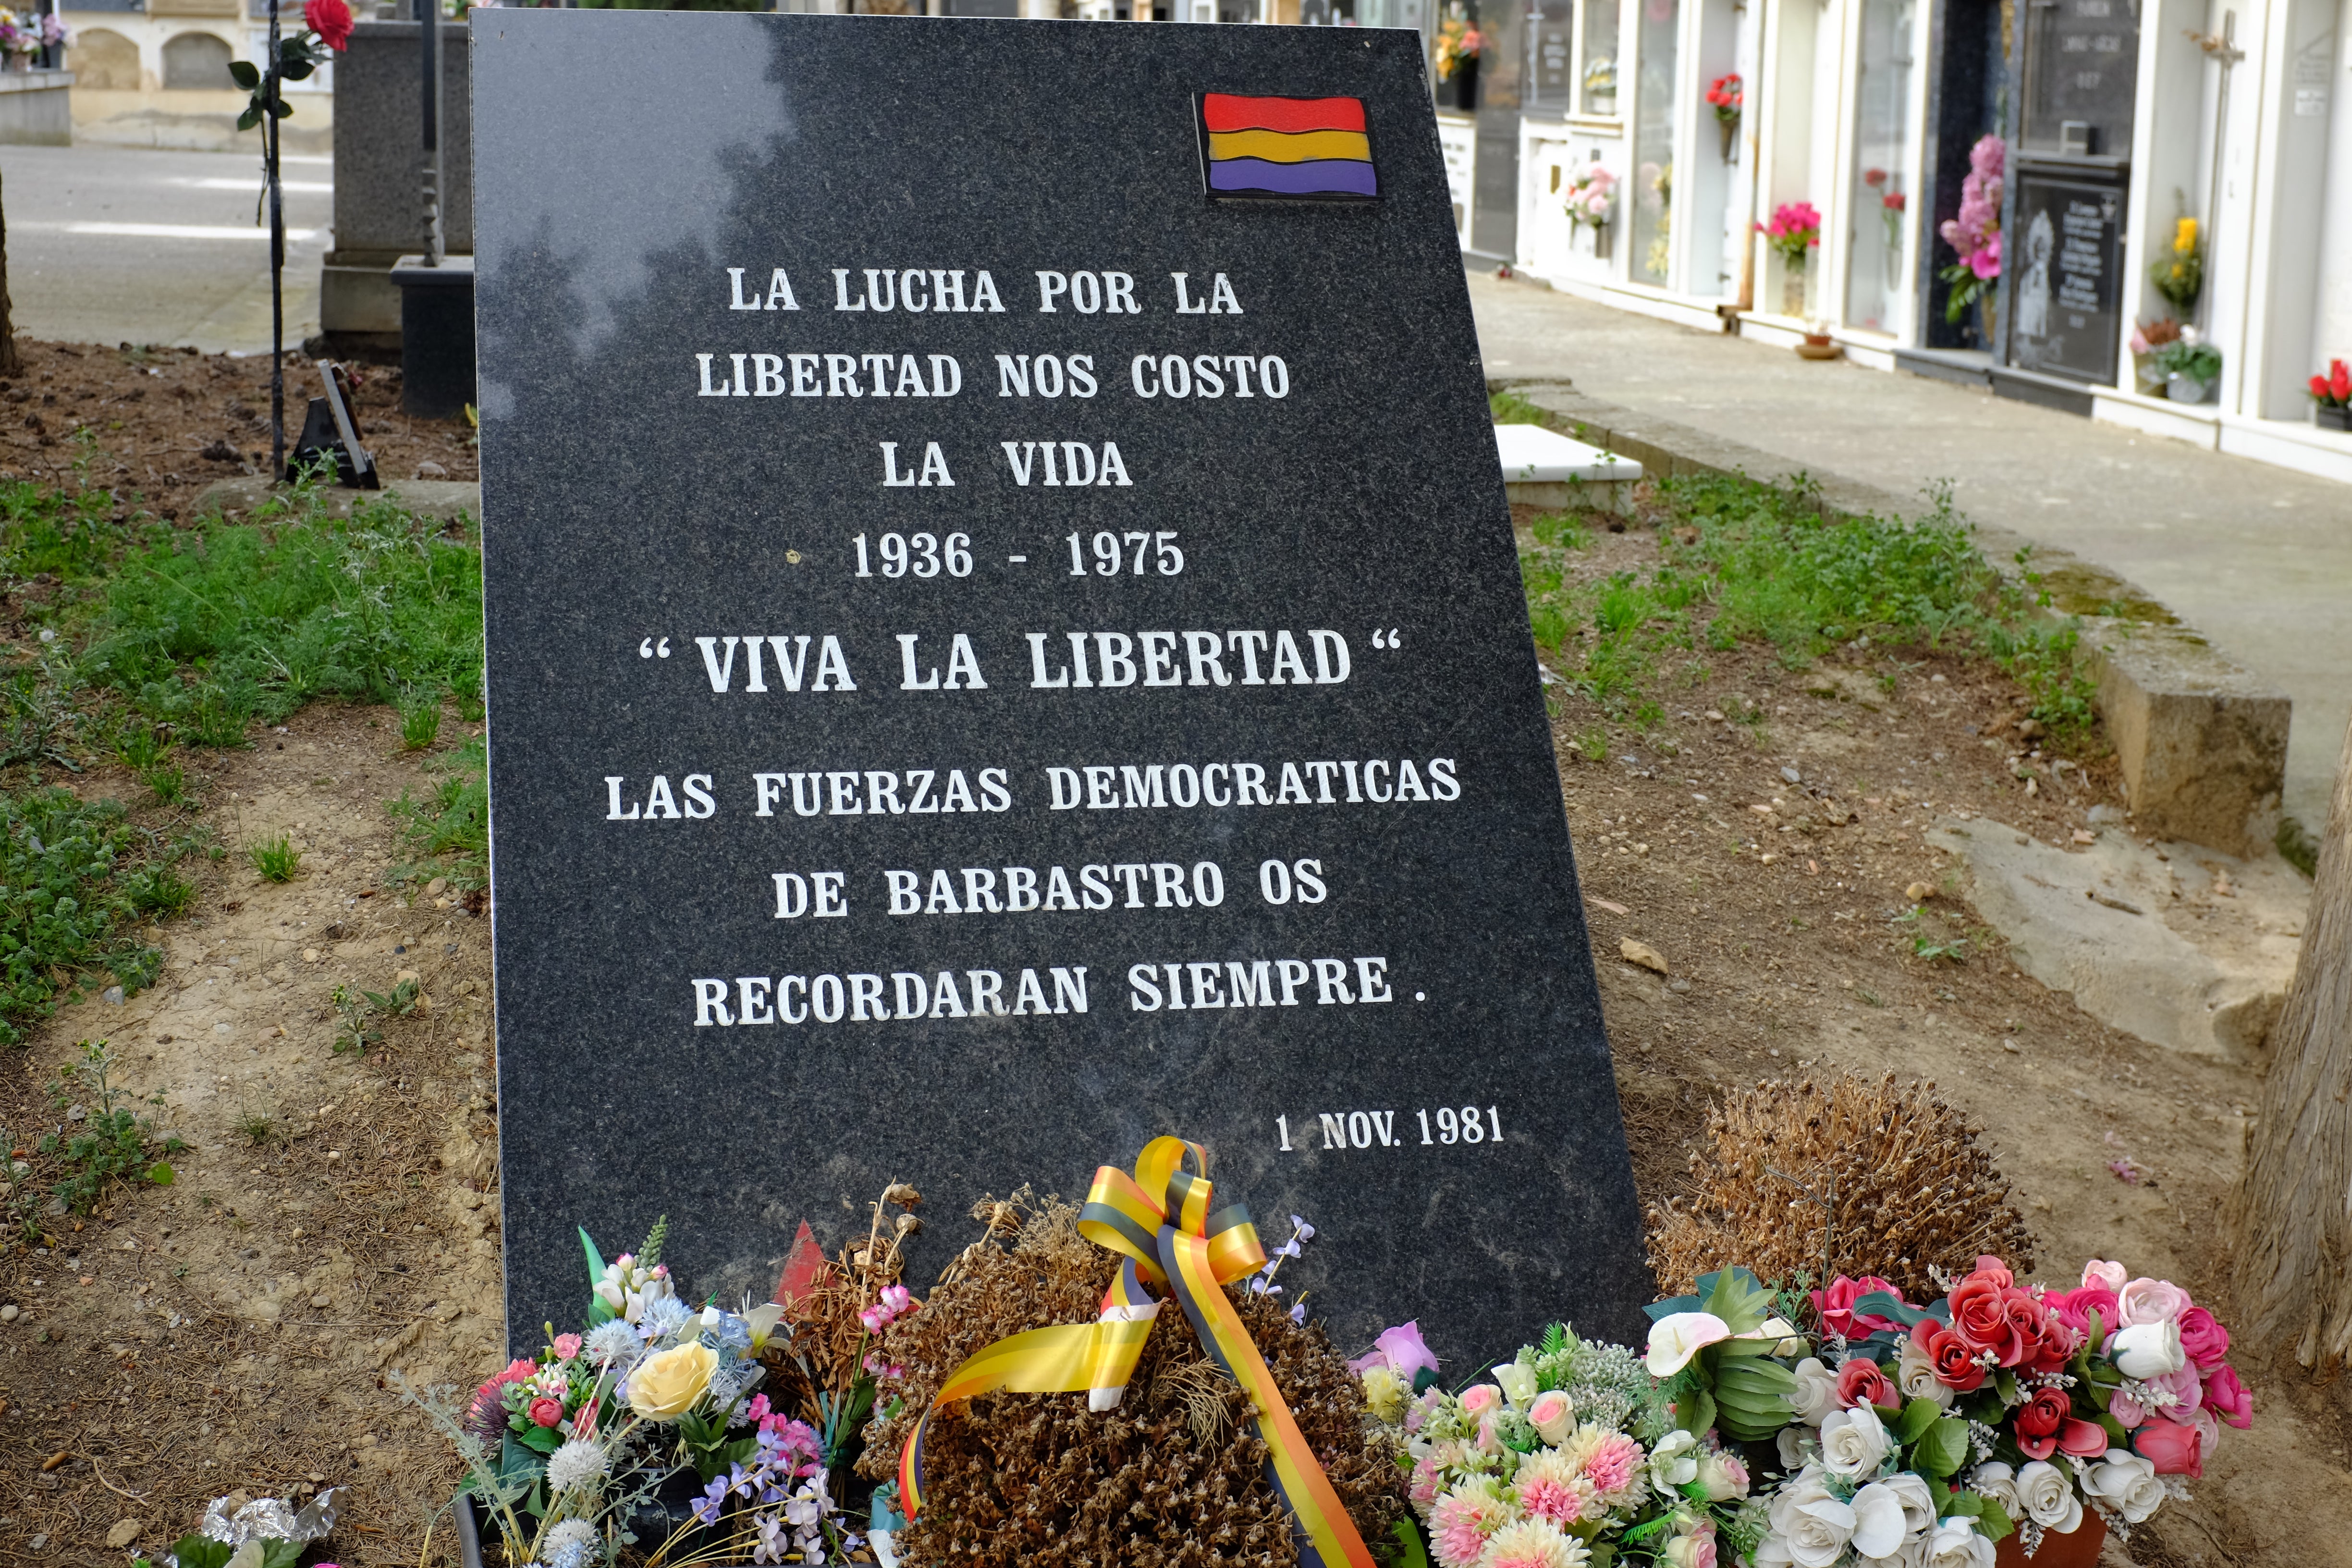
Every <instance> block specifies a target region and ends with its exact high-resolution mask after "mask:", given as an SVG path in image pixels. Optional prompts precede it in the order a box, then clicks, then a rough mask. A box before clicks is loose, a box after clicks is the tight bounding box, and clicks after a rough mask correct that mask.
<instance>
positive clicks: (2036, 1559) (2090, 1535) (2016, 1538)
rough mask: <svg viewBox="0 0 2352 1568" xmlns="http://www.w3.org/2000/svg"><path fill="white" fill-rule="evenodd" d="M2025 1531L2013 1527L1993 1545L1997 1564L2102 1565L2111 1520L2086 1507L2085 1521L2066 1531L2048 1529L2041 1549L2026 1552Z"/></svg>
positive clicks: (2014, 1567) (2004, 1567)
mask: <svg viewBox="0 0 2352 1568" xmlns="http://www.w3.org/2000/svg"><path fill="white" fill-rule="evenodd" d="M2020 1536H2021V1532H2019V1531H2011V1533H2010V1534H2008V1535H2005V1536H2003V1537H2002V1538H2001V1540H2000V1543H1999V1544H1998V1545H1996V1546H1995V1547H1994V1548H1993V1553H1992V1560H1993V1564H1994V1568H2098V1562H2099V1548H2100V1547H2101V1546H2103V1545H2105V1542H2106V1539H2107V1521H2105V1520H2104V1519H2101V1518H2100V1517H2099V1516H2098V1515H2097V1514H2095V1513H2093V1512H2092V1511H2091V1510H2089V1509H2084V1510H2083V1522H2082V1523H2081V1524H2080V1525H2078V1526H2076V1527H2075V1528H2074V1530H2071V1531H2067V1532H2066V1533H2065V1534H2063V1535H2056V1534H2052V1533H2050V1532H2047V1531H2044V1532H2043V1534H2042V1547H2041V1550H2039V1551H2037V1552H2034V1554H2033V1555H2032V1556H2031V1557H2028V1556H2027V1555H2026V1554H2025V1543H2024V1542H2023V1541H2022V1540H2021V1539H2020Z"/></svg>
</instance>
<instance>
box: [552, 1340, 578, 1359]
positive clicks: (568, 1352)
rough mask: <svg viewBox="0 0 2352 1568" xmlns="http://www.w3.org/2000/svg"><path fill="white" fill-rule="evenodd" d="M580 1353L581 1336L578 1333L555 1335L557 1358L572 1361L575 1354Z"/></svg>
mask: <svg viewBox="0 0 2352 1568" xmlns="http://www.w3.org/2000/svg"><path fill="white" fill-rule="evenodd" d="M579 1353H580V1336H579V1335H578V1334H558V1335H556V1336H555V1359H556V1360H558V1361H570V1360H571V1359H572V1357H573V1356H576V1355H578V1354H579Z"/></svg>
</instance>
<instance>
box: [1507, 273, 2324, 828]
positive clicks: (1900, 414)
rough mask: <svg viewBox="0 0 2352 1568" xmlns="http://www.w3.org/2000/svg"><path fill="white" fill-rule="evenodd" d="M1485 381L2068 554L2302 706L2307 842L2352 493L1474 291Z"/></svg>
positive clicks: (2065, 421) (2313, 819) (1837, 367)
mask: <svg viewBox="0 0 2352 1568" xmlns="http://www.w3.org/2000/svg"><path fill="white" fill-rule="evenodd" d="M1470 300H1471V304H1472V307H1473V308H1474V309H1475V311H1476V313H1477V319H1478V338H1479V344H1480V347H1481V348H1482V350H1483V351H1484V353H1485V355H1486V374H1487V375H1489V376H1490V377H1501V378H1509V379H1513V380H1517V379H1522V378H1524V379H1561V380H1566V381H1569V382H1570V383H1572V384H1574V385H1575V387H1576V388H1577V390H1578V391H1580V392H1582V393H1584V394H1586V395H1590V396H1592V397H1596V398H1600V399H1602V400H1604V401H1606V402H1610V403H1614V404H1617V405H1622V407H1625V408H1627V409H1630V410H1633V411H1634V412H1635V413H1638V414H1649V415H1653V416H1656V417H1658V418H1661V419H1666V420H1671V421H1673V422H1675V424H1678V425H1684V426H1690V427H1692V428H1694V429H1696V430H1699V431H1703V432H1705V433H1706V434H1707V435H1710V436H1714V437H1719V438H1722V439H1725V440H1730V441H1738V442H1741V443H1744V444H1746V445H1747V446H1749V447H1758V448H1760V449H1762V450H1764V451H1767V452H1770V453H1772V454H1774V455H1776V456H1778V457H1780V458H1784V459H1786V460H1788V461H1790V462H1792V463H1798V464H1801V465H1803V466H1804V467H1805V468H1807V469H1808V470H1810V471H1811V472H1814V473H1817V474H1821V475H1823V476H1836V477H1838V478H1843V479H1851V480H1853V481H1856V482H1858V483H1861V484H1866V485H1872V486H1875V487H1877V488H1878V489H1883V490H1885V491H1888V492H1890V493H1892V494H1895V495H1897V496H1905V497H1910V496H1916V495H1918V494H1920V492H1921V490H1922V489H1924V487H1926V486H1927V485H1928V484H1930V483H1931V482H1934V481H1937V480H1940V479H1948V480H1950V481H1951V482H1952V485H1953V494H1954V497H1955V500H1956V502H1957V504H1958V506H1959V508H1960V510H1963V511H1965V512H1966V513H1968V515H1969V516H1970V517H1972V518H1974V519H1977V520H1978V521H1983V522H1987V523H1997V524H1999V525H2000V526H2002V527H2004V528H2008V529H2010V530H2012V531H2015V532H2017V533H2020V534H2022V535H2024V536H2025V537H2026V538H2029V539H2032V540H2036V541H2040V542H2046V543H2048V544H2051V545H2054V546H2060V547H2063V548H2064V549H2067V550H2071V551H2073V552H2074V553H2076V554H2077V555H2080V556H2082V557H2084V559H2085V560H2088V561H2091V562H2095V563H2097V564H2099V565H2102V566H2105V567H2106V568H2108V569H2109V570H2110V571H2113V572H2116V573H2119V574H2122V575H2124V576H2126V577H2128V578H2130V579H2131V580H2132V581H2134V582H2136V583H2137V584H2139V585H2140V586H2141V587H2143V588H2146V589H2147V590H2148V592H2150V593H2152V594H2154V595H2156V596H2157V597H2158V599H2160V600H2162V601H2163V602H2164V604H2165V605H2167V606H2168V607H2169V608H2170V609H2171V610H2172V611H2173V612H2174V613H2175V614H2177V615H2179V616H2180V617H2181V618H2182V619H2183V620H2185V621H2187V622H2189V624H2190V625H2191V626H2195V627H2196V628H2197V629H2198V630H2199V631H2200V632H2202V633H2203V634H2204V635H2205V636H2206V637H2209V638H2210V639H2211V641H2212V643H2213V645H2214V647H2216V648H2218V649H2219V650H2220V651H2221V652H2222V653H2223V654H2225V655H2227V656H2228V657H2229V658H2232V659H2235V660H2236V661H2237V662H2238V663H2240V664H2242V665H2244V666H2245V667H2246V668H2249V669H2251V670H2252V671H2254V672H2255V673H2256V674H2258V675H2260V676H2262V677H2263V678H2265V679H2268V680H2270V681H2272V682H2273V683H2275V684H2276V685H2277V686H2278V687H2279V688H2280V689H2283V690H2284V691H2285V692H2286V693H2287V695H2288V696H2289V697H2291V698H2292V699H2293V700H2294V727H2293V729H2292V731H2291V732H2290V737H2289V741H2288V745H2287V779H2286V799H2285V802H2284V805H2285V809H2286V810H2287V811H2288V813H2290V814H2291V815H2293V816H2295V817H2297V818H2299V819H2300V820H2301V821H2302V822H2303V824H2304V825H2305V827H2307V828H2309V829H2310V830H2311V831H2313V832H2317V831H2318V829H2319V827H2320V826H2321V825H2322V824H2323V823H2325V822H2326V817H2327V796H2328V790H2329V788H2330V787H2331V786H2332V784H2334V781H2335V777H2336V759H2337V757H2338V755H2339V754H2340V752H2341V750H2342V747H2343V743H2344V730H2345V724H2346V721H2347V718H2352V487H2347V486H2344V485H2340V484H2334V483H2331V482H2329V481H2327V480H2326V479H2311V478H2307V477H2306V476H2305V475H2302V474H2297V473H2294V472H2291V471H2289V470H2287V469H2284V468H2273V467H2271V466H2269V465H2268V464H2263V463H2256V462H2251V461H2249V460H2247V459H2245V458H2231V457H2223V456H2221V455H2219V454H2217V453H2212V452H2207V451H2200V450H2198V449H2197V448H2195V447H2189V446H2187V445H2185V444H2181V443H2178V442H2172V441H2167V440H2164V439H2162V438H2161V437H2153V436H2136V435H2134V434H2132V433H2131V432H2129V431H2127V430H2124V429H2122V428H2120V427H2118V426H2112V425H2099V424H2094V423H2093V422H2091V421H2090V420H2087V419H2081V418H2076V417H2074V416H2070V415H2064V414H2057V413H2053V412H2051V411H2049V410H2047V409H2042V408H2036V407H2032V406H2030V405H2025V404H2022V403H2016V402H2011V401H2009V400H2006V399H2001V398H1996V397H1994V396H1992V395H1990V393H1987V392H1982V391H1978V390H1974V389H1971V388H1968V387H1962V386H1957V385H1953V384H1948V383H1944V382H1937V381H1929V380H1927V379H1924V378H1922V377H1919V376H1914V375H1906V374H1899V373H1898V374H1885V373H1884V372H1880V371H1872V370H1864V369H1862V368H1860V367H1859V366H1856V365H1853V364H1850V363H1845V362H1843V361H1834V362H1831V363H1810V362H1807V361H1804V360H1801V359H1799V358H1798V357H1797V356H1796V355H1795V354H1793V353H1790V352H1789V351H1788V350H1786V349H1770V348H1766V347H1764V346H1762V345H1761V344H1759V343H1756V342H1748V341H1747V340H1744V339H1741V338H1737V337H1724V336H1717V335H1712V334H1708V333H1705V332H1698V331H1691V330H1690V329H1688V328H1685V327H1677V326H1672V325H1669V324H1667V323H1665V322H1663V321H1653V320H1651V319H1649V318H1647V317H1644V316H1636V315H1633V314H1630V313H1628V312H1626V311H1622V310H1611V309H1609V308H1608V307H1606V306H1602V305H1595V304H1591V303H1588V302H1586V301H1584V300H1577V299H1573V298H1571V297H1570V296H1568V295H1566V294H1556V293H1554V292H1552V291H1551V290H1550V289H1547V288H1545V287H1543V286H1542V285H1540V284H1534V283H1527V282H1521V281H1517V280H1514V281H1508V282H1505V281H1499V280H1497V279H1495V278H1493V277H1491V276H1488V275H1486V274H1483V273H1476V274H1473V275H1472V276H1471V279H1470Z"/></svg>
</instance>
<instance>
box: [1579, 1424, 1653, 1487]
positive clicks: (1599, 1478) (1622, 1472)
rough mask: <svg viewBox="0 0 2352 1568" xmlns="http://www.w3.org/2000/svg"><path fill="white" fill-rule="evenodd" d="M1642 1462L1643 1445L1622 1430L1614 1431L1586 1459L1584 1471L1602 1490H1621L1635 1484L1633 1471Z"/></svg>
mask: <svg viewBox="0 0 2352 1568" xmlns="http://www.w3.org/2000/svg"><path fill="white" fill-rule="evenodd" d="M1641 1463H1642V1445H1641V1444H1639V1443H1636V1442H1635V1441H1633V1438H1631V1437H1628V1436H1625V1435H1624V1434H1623V1433H1622V1432H1612V1433H1611V1434H1610V1435H1609V1436H1607V1437H1604V1438H1602V1439H1601V1446H1600V1447H1598V1448H1595V1449H1594V1450H1593V1451H1592V1457H1591V1458H1589V1459H1587V1460H1585V1461H1584V1473H1585V1474H1586V1475H1587V1476H1589V1477H1591V1479H1592V1484H1593V1485H1594V1486H1595V1487H1598V1488H1599V1489H1601V1490H1602V1491H1604V1492H1621V1491H1623V1490H1624V1489H1626V1488H1627V1487H1629V1486H1631V1485H1633V1472H1634V1470H1636V1469H1637V1468H1640V1466H1641Z"/></svg>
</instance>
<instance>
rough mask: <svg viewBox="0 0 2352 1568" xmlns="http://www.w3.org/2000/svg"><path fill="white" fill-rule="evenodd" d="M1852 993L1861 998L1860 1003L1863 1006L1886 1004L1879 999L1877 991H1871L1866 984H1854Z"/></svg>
mask: <svg viewBox="0 0 2352 1568" xmlns="http://www.w3.org/2000/svg"><path fill="white" fill-rule="evenodd" d="M1853 994H1854V995H1856V996H1857V997H1859V998H1861V1000H1862V1005H1864V1006H1865V1007H1884V1006H1885V1005H1886V1004H1885V1003H1884V1002H1882V1001H1880V1000H1879V998H1878V993H1877V992H1875V991H1873V990H1871V989H1869V988H1868V987H1866V986H1862V985H1857V986H1855V987H1854V988H1853Z"/></svg>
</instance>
